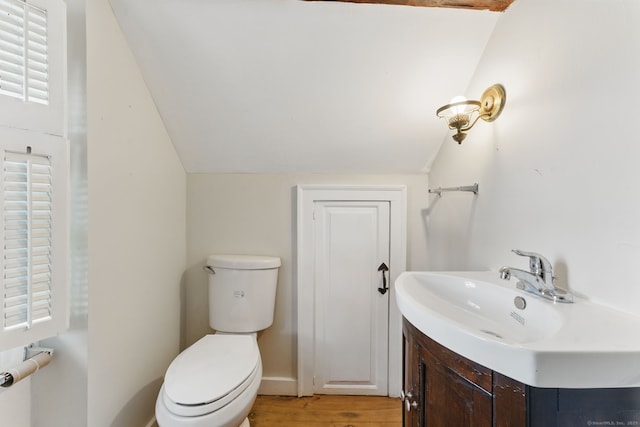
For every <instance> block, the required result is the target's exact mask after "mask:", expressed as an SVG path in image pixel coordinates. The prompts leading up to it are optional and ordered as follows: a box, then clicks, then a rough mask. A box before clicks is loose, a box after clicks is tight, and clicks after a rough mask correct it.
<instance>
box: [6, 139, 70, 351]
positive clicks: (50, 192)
mask: <svg viewBox="0 0 640 427" xmlns="http://www.w3.org/2000/svg"><path fill="white" fill-rule="evenodd" d="M0 141H2V146H3V150H2V153H0V156H1V157H0V162H1V163H0V183H1V185H2V188H1V191H0V215H1V216H2V221H1V224H0V242H2V252H3V256H2V257H1V258H0V273H1V274H2V276H0V277H1V278H2V286H1V288H2V305H1V306H0V313H2V316H1V320H0V331H1V332H0V350H3V349H8V348H13V347H17V346H20V345H24V344H28V343H30V342H33V341H37V340H40V339H43V338H47V337H50V336H54V335H55V334H57V333H58V332H60V331H62V330H64V329H65V328H66V326H67V321H68V313H67V307H68V304H67V299H68V283H67V278H68V261H67V259H68V256H67V253H68V230H69V226H68V216H69V215H68V204H69V203H68V190H67V183H68V180H69V172H68V170H69V167H68V165H69V154H68V144H67V141H66V140H64V139H63V138H61V137H57V136H51V135H35V136H34V135H33V133H32V132H28V131H21V130H15V129H6V128H0Z"/></svg>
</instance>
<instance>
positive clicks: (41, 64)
mask: <svg viewBox="0 0 640 427" xmlns="http://www.w3.org/2000/svg"><path fill="white" fill-rule="evenodd" d="M65 79H66V6H65V4H64V2H63V1H62V0H0V113H2V114H0V126H2V125H4V126H10V127H18V128H20V129H26V130H32V131H38V132H46V133H51V134H54V135H60V136H65V133H66V114H65V109H66V82H65Z"/></svg>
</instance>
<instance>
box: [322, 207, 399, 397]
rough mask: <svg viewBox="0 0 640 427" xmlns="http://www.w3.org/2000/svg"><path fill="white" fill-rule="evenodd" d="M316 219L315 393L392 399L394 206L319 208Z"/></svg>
mask: <svg viewBox="0 0 640 427" xmlns="http://www.w3.org/2000/svg"><path fill="white" fill-rule="evenodd" d="M314 215H315V242H316V244H315V253H316V262H315V280H316V283H315V289H316V298H315V300H316V321H315V325H316V326H315V337H316V338H315V349H316V350H315V361H316V363H315V375H314V377H315V378H314V393H324V394H334V393H335V394H371V395H386V394H387V377H388V329H389V325H388V317H389V314H388V313H389V294H388V293H387V294H384V295H383V294H381V293H380V292H378V288H380V287H382V272H380V271H378V267H379V266H380V264H381V263H383V262H384V263H386V264H388V263H389V203H388V202H379V201H374V202H361V201H340V202H316V205H315V212H314ZM385 274H386V273H385ZM387 279H388V277H387Z"/></svg>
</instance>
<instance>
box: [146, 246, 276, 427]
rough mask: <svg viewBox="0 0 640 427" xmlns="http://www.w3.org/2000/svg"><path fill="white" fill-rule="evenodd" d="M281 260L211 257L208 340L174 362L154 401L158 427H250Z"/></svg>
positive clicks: (241, 256) (229, 256)
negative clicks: (261, 345)
mask: <svg viewBox="0 0 640 427" xmlns="http://www.w3.org/2000/svg"><path fill="white" fill-rule="evenodd" d="M279 267H280V258H277V257H270V256H255V255H211V256H209V257H208V258H207V265H206V266H205V270H207V271H208V273H209V325H210V326H211V327H212V328H213V329H214V330H215V331H216V333H215V334H211V335H206V336H204V337H202V338H201V339H200V340H198V341H197V342H196V343H194V344H193V345H192V346H190V347H189V348H187V349H186V350H184V351H183V352H182V353H180V354H179V355H178V357H176V358H175V359H174V360H173V362H171V365H169V368H168V369H167V372H166V374H165V376H164V383H163V384H162V388H161V389H160V393H159V394H158V398H157V400H156V420H157V422H158V425H159V426H160V427H179V426H180V427H181V426H189V427H249V420H248V419H247V415H249V411H250V410H251V407H252V406H253V402H254V401H255V399H256V396H257V395H258V387H259V386H260V381H261V379H262V361H261V359H260V350H259V349H258V342H257V333H258V331H261V330H263V329H266V328H268V327H269V326H271V324H272V323H273V311H274V307H275V296H276V284H277V281H278V268H279Z"/></svg>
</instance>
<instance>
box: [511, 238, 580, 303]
mask: <svg viewBox="0 0 640 427" xmlns="http://www.w3.org/2000/svg"><path fill="white" fill-rule="evenodd" d="M513 253H515V254H516V255H520V256H526V257H529V271H525V270H520V269H518V268H511V267H502V268H500V270H499V272H500V278H501V279H505V280H509V279H510V278H511V277H512V276H513V277H515V278H516V279H518V280H519V282H518V284H517V285H516V286H517V287H518V288H519V289H523V290H525V291H526V292H530V293H532V294H534V295H537V296H541V297H543V298H546V299H548V300H551V301H553V302H573V296H572V295H571V294H570V293H569V292H567V291H565V290H563V289H559V288H556V287H555V286H554V284H553V279H554V277H553V269H552V267H551V263H550V262H549V260H548V259H546V258H545V257H543V256H542V255H540V254H537V253H535V252H525V251H521V250H519V249H514V250H513Z"/></svg>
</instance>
